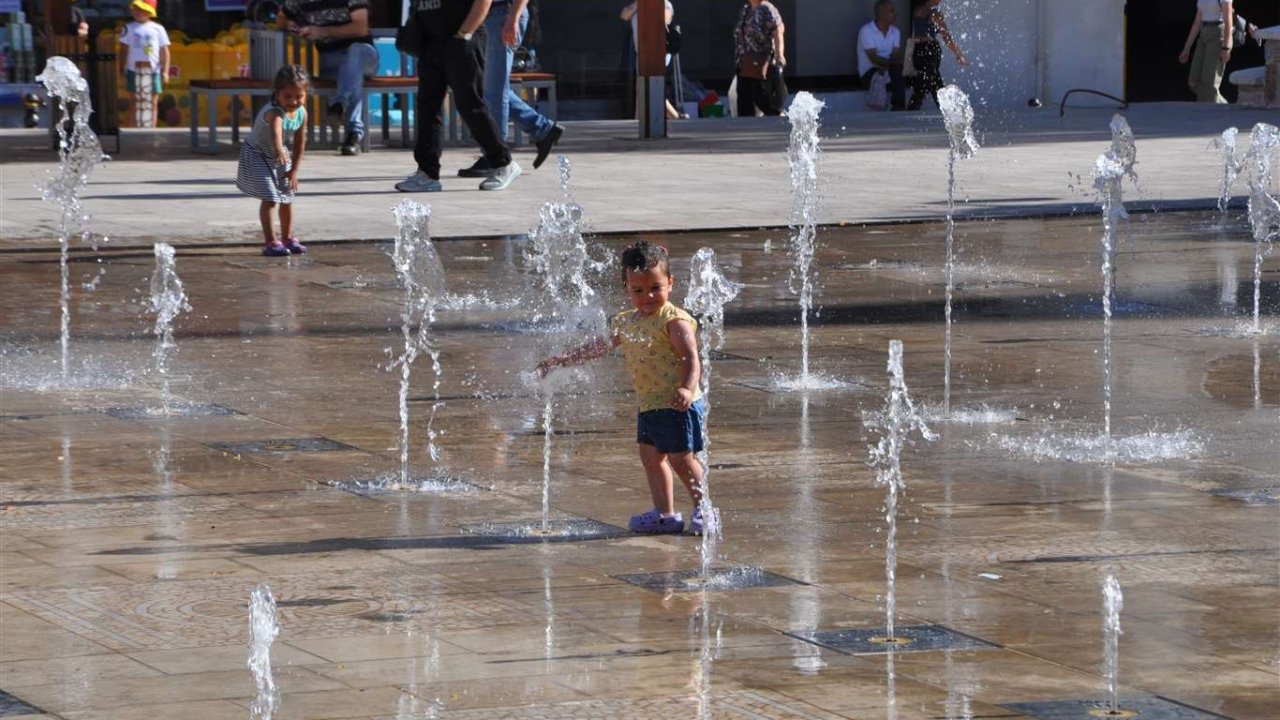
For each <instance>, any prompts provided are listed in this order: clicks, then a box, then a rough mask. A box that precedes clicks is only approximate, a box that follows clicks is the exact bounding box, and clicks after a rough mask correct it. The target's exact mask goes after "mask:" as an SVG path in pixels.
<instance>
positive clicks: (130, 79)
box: [124, 70, 162, 95]
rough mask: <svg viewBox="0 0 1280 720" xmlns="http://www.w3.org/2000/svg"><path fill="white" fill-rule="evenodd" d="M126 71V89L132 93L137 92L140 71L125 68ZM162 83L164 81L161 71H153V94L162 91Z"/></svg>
mask: <svg viewBox="0 0 1280 720" xmlns="http://www.w3.org/2000/svg"><path fill="white" fill-rule="evenodd" d="M124 72H125V78H124V85H125V89H126V90H128V91H129V92H131V93H136V92H138V73H137V71H135V70H125V71H124ZM161 83H162V81H161V80H160V73H158V72H153V73H151V92H152V93H153V94H155V95H159V94H160V93H161V92H162V84H161Z"/></svg>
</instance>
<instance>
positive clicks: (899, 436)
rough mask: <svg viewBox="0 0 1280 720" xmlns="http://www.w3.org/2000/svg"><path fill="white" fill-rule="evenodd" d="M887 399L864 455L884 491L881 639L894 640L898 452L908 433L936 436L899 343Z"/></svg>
mask: <svg viewBox="0 0 1280 720" xmlns="http://www.w3.org/2000/svg"><path fill="white" fill-rule="evenodd" d="M888 370H889V396H888V398H887V399H886V400H885V406H884V410H883V411H882V412H881V413H879V414H877V415H876V416H871V417H868V418H867V419H866V420H865V422H866V424H867V425H868V426H869V427H874V428H876V429H877V430H878V431H879V433H880V440H879V442H877V443H876V444H875V445H873V446H872V447H871V449H870V452H869V453H868V458H869V459H868V464H869V465H870V466H871V467H872V468H875V471H876V485H880V486H882V487H884V488H885V502H884V519H885V523H886V525H887V528H886V531H885V553H884V573H885V584H886V592H885V637H887V638H888V639H890V640H892V639H893V638H894V627H893V619H894V615H895V614H896V612H897V598H898V595H897V582H896V580H897V572H898V496H899V495H900V494H901V492H902V491H903V490H905V489H906V483H905V482H904V481H903V479H902V448H903V446H905V445H907V444H909V443H910V442H911V439H910V433H911V431H913V430H914V431H916V432H919V433H920V435H921V437H923V438H924V439H925V440H935V439H937V437H938V436H937V435H935V434H934V433H933V431H932V430H930V429H929V426H928V425H926V424H925V422H924V419H923V418H922V417H921V416H920V413H919V411H918V410H917V409H916V406H915V403H914V402H913V401H912V400H911V395H910V394H909V392H908V391H907V381H906V379H905V377H904V375H903V370H902V341H901V340H890V341H889V363H888Z"/></svg>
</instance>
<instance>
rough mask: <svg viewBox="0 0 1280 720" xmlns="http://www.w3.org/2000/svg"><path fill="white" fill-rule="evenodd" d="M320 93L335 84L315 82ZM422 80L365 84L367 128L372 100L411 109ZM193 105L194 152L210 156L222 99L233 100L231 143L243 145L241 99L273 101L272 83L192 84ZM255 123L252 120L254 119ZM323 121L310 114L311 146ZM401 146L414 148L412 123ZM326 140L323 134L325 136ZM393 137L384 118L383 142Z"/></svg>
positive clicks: (248, 80) (245, 80)
mask: <svg viewBox="0 0 1280 720" xmlns="http://www.w3.org/2000/svg"><path fill="white" fill-rule="evenodd" d="M312 84H313V85H314V88H315V90H316V91H317V92H319V93H321V94H323V92H324V91H325V90H333V88H334V83H333V81H331V80H322V79H316V80H313V81H312ZM417 89H418V79H417V78H413V77H372V78H366V79H365V81H364V98H365V102H364V124H365V127H366V128H369V123H370V110H369V100H370V97H371V96H374V95H396V96H398V97H400V98H401V100H400V102H401V107H408V103H409V100H408V98H409V95H410V94H412V93H415V92H417ZM189 93H190V104H191V149H192V150H193V151H195V152H200V153H206V154H209V155H214V154H217V152H218V98H220V97H225V96H229V97H230V98H231V142H232V143H233V144H235V143H238V142H240V109H241V98H242V97H244V96H250V97H254V96H256V97H270V96H271V93H272V88H271V81H270V80H254V79H251V78H228V79H225V80H200V79H196V80H192V81H191V82H190V90H189ZM201 98H204V101H205V115H206V118H207V121H208V124H207V128H208V134H207V136H206V138H205V142H204V143H203V144H202V143H201V142H200V99H201ZM250 122H252V119H250ZM321 122H322V118H317V117H316V113H315V112H311V111H309V112H308V113H307V142H308V143H310V142H314V141H315V139H316V131H317V129H321V127H322V126H321ZM400 135H401V142H403V143H404V146H405V147H410V146H411V145H412V142H411V139H410V138H411V128H410V127H409V124H408V123H401V125H400ZM321 136H322V139H323V130H322V132H321ZM371 136H372V132H368V131H366V132H365V134H364V138H363V140H362V142H361V144H362V146H363V148H362V149H364V150H368V149H369V147H370V138H371ZM389 137H390V125H389V122H388V120H387V118H386V114H385V113H384V114H383V122H382V139H383V141H384V142H385V141H387V140H388V138H389Z"/></svg>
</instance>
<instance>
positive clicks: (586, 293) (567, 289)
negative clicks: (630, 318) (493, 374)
mask: <svg viewBox="0 0 1280 720" xmlns="http://www.w3.org/2000/svg"><path fill="white" fill-rule="evenodd" d="M566 167H567V166H566ZM524 259H525V273H526V278H528V280H529V283H530V285H531V288H530V290H531V291H532V293H533V295H534V297H535V298H536V303H537V304H536V305H535V310H534V319H535V320H552V321H558V322H560V323H564V322H566V321H567V320H568V319H569V318H570V316H572V315H573V314H574V313H575V312H577V311H579V310H581V309H584V308H589V307H590V306H592V305H593V304H595V303H598V302H599V300H600V298H599V294H598V293H597V292H596V290H595V287H594V282H593V281H594V280H595V279H596V278H597V277H599V276H600V275H601V274H603V273H605V272H607V270H608V268H609V263H608V261H599V260H595V259H594V258H593V257H592V247H591V246H590V245H589V244H588V243H587V240H586V237H585V236H584V235H583V223H582V207H581V206H580V205H578V204H576V203H572V202H548V203H544V204H543V205H542V209H541V210H540V211H539V213H538V225H537V227H535V228H534V229H533V230H532V231H531V232H530V233H529V239H528V244H527V245H526V246H525V249H524Z"/></svg>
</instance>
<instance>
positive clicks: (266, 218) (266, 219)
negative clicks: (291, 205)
mask: <svg viewBox="0 0 1280 720" xmlns="http://www.w3.org/2000/svg"><path fill="white" fill-rule="evenodd" d="M275 206H276V204H275V203H273V202H270V201H267V200H263V201H262V205H261V206H260V207H259V208H258V220H260V221H261V222H262V241H263V243H265V244H267V245H270V244H271V243H272V242H274V241H275V239H276V235H275V230H273V229H272V228H271V210H272V208H274V207H275Z"/></svg>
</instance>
